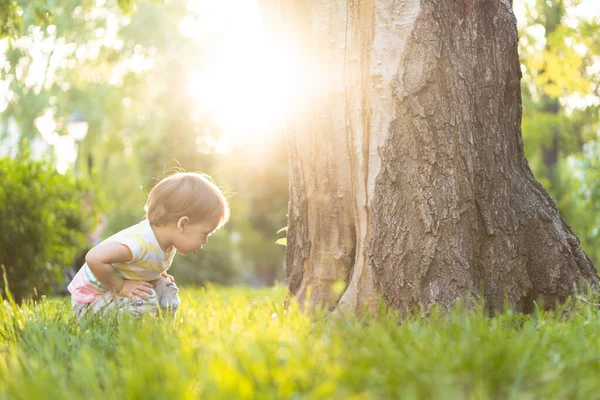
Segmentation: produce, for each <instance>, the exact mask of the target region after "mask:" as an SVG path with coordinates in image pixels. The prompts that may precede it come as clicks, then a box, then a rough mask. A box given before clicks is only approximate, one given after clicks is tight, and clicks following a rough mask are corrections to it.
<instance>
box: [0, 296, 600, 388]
mask: <svg viewBox="0 0 600 400" xmlns="http://www.w3.org/2000/svg"><path fill="white" fill-rule="evenodd" d="M180 294H181V297H182V306H181V308H180V311H179V314H178V320H177V321H176V323H175V324H173V323H171V322H170V321H163V320H160V319H157V318H155V317H151V316H147V317H145V318H143V319H142V320H141V321H136V320H134V319H131V318H127V317H124V318H121V319H120V320H116V319H115V318H113V317H112V316H111V317H108V318H96V319H91V320H86V321H84V322H83V324H82V325H81V326H79V325H77V324H76V323H75V321H74V320H73V317H72V316H71V315H70V306H69V304H67V303H68V302H66V301H62V300H58V299H57V300H42V301H40V302H37V303H34V302H27V303H26V304H25V305H23V306H22V307H18V306H16V305H15V304H14V303H11V302H5V303H4V304H3V305H1V306H0V349H2V352H3V356H2V357H0V398H6V399H14V400H19V399H32V398H64V394H65V393H68V394H69V398H74V399H78V398H85V399H96V398H98V399H106V398H142V397H144V398H145V397H150V398H157V399H161V398H173V399H183V398H186V399H187V398H190V399H192V398H202V399H229V398H231V399H338V398H339V399H349V398H353V399H397V398H402V399H569V400H570V399H592V398H597V397H598V396H597V394H598V390H599V389H600V384H599V383H598V376H597V375H598V373H597V371H598V368H599V367H600V364H599V361H598V357H597V354H598V352H600V341H599V340H598V337H599V333H600V311H599V310H598V307H597V306H595V305H593V304H588V303H586V302H584V301H580V300H577V301H576V302H574V301H571V302H569V303H568V304H567V305H566V306H565V307H563V308H562V309H561V310H558V311H555V312H546V311H544V310H543V309H541V308H540V309H537V310H536V312H534V314H532V315H522V314H518V313H514V312H512V311H510V310H506V311H505V312H504V313H502V314H499V315H496V316H495V317H493V318H490V317H489V316H487V315H485V313H484V312H483V311H482V310H483V307H479V308H477V309H474V310H465V309H462V308H461V307H459V306H457V307H456V309H455V310H453V311H452V312H451V313H450V314H449V315H446V316H444V315H443V314H441V313H439V312H437V310H436V309H433V310H432V312H431V314H430V315H429V316H428V317H425V316H423V315H421V314H419V313H415V314H414V315H413V316H410V317H408V318H406V319H404V320H402V321H399V320H398V319H397V316H396V315H395V314H394V313H391V312H389V313H387V312H386V311H385V309H383V308H382V309H381V316H380V318H379V320H375V319H373V318H369V317H364V318H362V319H360V318H359V319H345V318H335V317H333V316H330V317H329V318H327V319H324V318H322V317H323V316H322V314H320V313H317V314H316V315H312V316H311V315H308V314H305V313H302V312H300V311H299V309H298V307H297V305H296V304H294V303H292V305H291V307H290V309H289V310H288V311H284V310H283V307H282V304H283V298H284V296H285V290H284V289H283V288H281V287H276V288H272V289H264V290H257V291H255V290H249V289H246V288H230V289H215V288H214V287H209V288H207V289H204V290H198V289H188V288H183V289H182V291H181V293H180Z"/></svg>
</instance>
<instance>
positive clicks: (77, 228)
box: [0, 151, 93, 301]
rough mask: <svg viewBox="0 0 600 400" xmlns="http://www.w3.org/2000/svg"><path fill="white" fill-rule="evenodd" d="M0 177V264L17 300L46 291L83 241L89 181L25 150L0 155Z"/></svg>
mask: <svg viewBox="0 0 600 400" xmlns="http://www.w3.org/2000/svg"><path fill="white" fill-rule="evenodd" d="M0 182H2V185H1V186H0V265H3V266H4V268H5V269H6V274H7V278H8V284H9V288H10V290H11V292H12V294H13V296H14V297H15V299H16V300H17V301H20V300H22V299H23V298H24V297H26V296H31V295H38V294H42V293H47V292H50V291H51V289H52V287H53V285H55V284H57V283H62V282H63V281H64V278H63V274H62V272H63V270H64V269H65V268H66V267H67V266H69V265H70V264H71V263H72V262H73V259H74V258H75V255H76V253H77V251H78V250H81V249H82V248H83V247H84V246H85V242H86V232H88V231H89V225H90V223H91V222H92V221H93V214H92V213H93V211H92V207H91V204H89V203H90V194H91V193H92V191H91V185H90V183H89V181H87V180H81V179H75V177H74V176H72V175H60V174H59V173H57V172H56V170H55V169H54V167H53V165H52V164H50V163H49V162H45V161H34V160H32V159H31V158H30V157H29V153H28V151H24V152H23V154H21V155H19V156H18V157H17V158H15V159H12V158H9V157H5V158H0ZM0 281H1V280H0ZM5 290H6V288H5V287H4V282H3V281H2V282H0V291H1V292H0V293H3V292H4V291H5Z"/></svg>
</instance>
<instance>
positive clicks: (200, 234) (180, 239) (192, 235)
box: [173, 221, 218, 254]
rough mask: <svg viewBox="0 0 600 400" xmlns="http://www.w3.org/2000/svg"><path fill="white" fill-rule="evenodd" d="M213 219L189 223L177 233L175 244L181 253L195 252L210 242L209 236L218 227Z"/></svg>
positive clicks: (174, 239)
mask: <svg viewBox="0 0 600 400" xmlns="http://www.w3.org/2000/svg"><path fill="white" fill-rule="evenodd" d="M217 225H218V223H214V222H212V221H208V222H197V223H189V224H187V225H185V227H183V229H182V230H181V231H179V232H177V233H176V234H175V237H174V238H173V246H175V248H176V249H177V251H178V252H180V253H181V254H190V253H195V252H197V251H198V250H200V249H202V246H204V245H205V244H206V242H208V237H209V236H210V234H211V233H212V232H213V231H214V230H215V229H216V228H217Z"/></svg>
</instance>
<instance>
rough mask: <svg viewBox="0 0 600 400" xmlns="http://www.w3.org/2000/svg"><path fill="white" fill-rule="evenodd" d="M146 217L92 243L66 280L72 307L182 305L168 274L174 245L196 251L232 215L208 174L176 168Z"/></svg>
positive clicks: (166, 308)
mask: <svg viewBox="0 0 600 400" xmlns="http://www.w3.org/2000/svg"><path fill="white" fill-rule="evenodd" d="M145 210H146V219H145V220H143V221H142V222H140V223H139V224H137V225H134V226H132V227H129V228H127V229H125V230H122V231H121V232H119V233H117V234H115V235H113V236H111V237H109V238H108V239H106V240H105V241H103V242H102V243H100V244H99V245H97V246H96V247H94V248H92V249H91V250H90V251H89V252H88V253H87V255H86V257H85V264H83V266H82V267H81V269H80V270H79V272H77V274H76V275H75V277H74V278H73V280H72V281H71V283H70V284H69V286H68V289H69V292H70V293H71V303H72V306H73V313H74V314H75V317H76V319H77V321H78V322H79V321H81V319H82V318H83V316H84V315H85V314H87V313H93V314H96V313H99V312H101V313H106V312H107V311H108V310H112V309H118V310H119V311H121V312H130V313H132V314H134V315H136V316H137V315H139V314H141V313H142V312H147V311H150V312H154V313H158V310H159V309H160V310H161V312H166V313H170V314H172V315H173V316H174V315H175V313H176V312H177V309H178V307H179V296H177V292H178V291H179V289H178V288H177V286H176V285H175V280H174V278H173V277H172V276H171V275H169V274H167V270H168V269H169V266H170V265H171V262H172V261H173V256H174V255H175V252H176V251H179V252H180V253H182V254H189V253H195V252H196V251H198V250H200V249H201V248H202V246H203V245H204V244H206V242H207V241H208V236H210V234H211V233H212V232H214V231H215V230H216V229H218V228H220V227H222V226H223V225H224V224H225V223H226V222H227V220H228V219H229V205H228V203H227V200H226V199H225V196H224V195H223V193H222V192H221V191H220V190H219V188H218V187H217V186H216V185H215V184H214V183H213V182H212V180H210V178H209V177H208V176H206V175H203V174H199V173H183V172H182V173H177V174H174V175H171V176H169V177H167V178H165V179H163V180H161V181H160V182H159V183H158V184H157V185H156V186H155V187H154V188H153V189H152V190H151V191H150V194H149V195H148V200H147V201H146V206H145Z"/></svg>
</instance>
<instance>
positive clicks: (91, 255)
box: [85, 242, 152, 301]
mask: <svg viewBox="0 0 600 400" xmlns="http://www.w3.org/2000/svg"><path fill="white" fill-rule="evenodd" d="M132 259H133V254H132V253H131V250H130V249H129V247H127V246H125V245H124V244H121V243H117V242H105V243H101V244H99V245H98V246H96V247H94V248H93V249H91V250H90V251H88V253H87V254H86V256H85V262H86V263H87V265H88V267H90V269H91V270H92V272H93V273H94V275H95V276H96V278H98V280H99V281H100V283H102V284H103V285H104V286H105V287H107V288H108V289H109V290H113V291H114V292H116V293H117V294H118V295H119V296H122V297H129V298H131V299H132V301H133V300H134V297H133V295H136V296H139V297H141V298H143V299H145V300H148V296H147V295H146V293H147V294H152V285H151V284H150V283H148V282H146V281H136V280H124V279H123V278H121V277H119V276H118V275H117V274H115V271H114V269H113V266H112V265H111V264H113V263H121V262H128V261H131V260H132Z"/></svg>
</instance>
